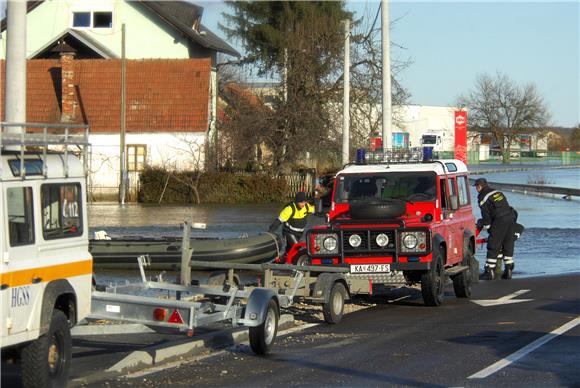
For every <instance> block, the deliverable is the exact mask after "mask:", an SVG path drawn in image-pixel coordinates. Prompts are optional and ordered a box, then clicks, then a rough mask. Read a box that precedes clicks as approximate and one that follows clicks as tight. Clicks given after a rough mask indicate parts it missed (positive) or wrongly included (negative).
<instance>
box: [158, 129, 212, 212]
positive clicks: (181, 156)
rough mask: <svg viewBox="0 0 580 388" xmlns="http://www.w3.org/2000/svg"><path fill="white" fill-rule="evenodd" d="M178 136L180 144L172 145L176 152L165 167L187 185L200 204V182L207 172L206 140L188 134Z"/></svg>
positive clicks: (176, 179) (178, 180)
mask: <svg viewBox="0 0 580 388" xmlns="http://www.w3.org/2000/svg"><path fill="white" fill-rule="evenodd" d="M176 137H177V138H178V139H179V141H180V144H179V146H178V147H172V148H173V149H174V150H175V153H176V154H175V157H174V158H173V159H170V160H167V161H166V162H165V163H164V164H165V169H166V171H167V172H168V173H169V177H170V178H172V179H174V180H175V181H177V182H180V183H182V184H183V185H185V186H187V187H188V188H189V189H190V190H191V192H192V193H193V195H194V196H195V201H196V203H197V204H200V203H201V200H200V197H199V182H200V180H201V177H202V176H203V175H204V174H205V172H206V171H205V167H204V166H205V165H206V163H205V161H204V144H203V143H204V142H203V141H201V140H200V139H192V138H190V137H188V136H187V135H176ZM168 179H169V178H168Z"/></svg>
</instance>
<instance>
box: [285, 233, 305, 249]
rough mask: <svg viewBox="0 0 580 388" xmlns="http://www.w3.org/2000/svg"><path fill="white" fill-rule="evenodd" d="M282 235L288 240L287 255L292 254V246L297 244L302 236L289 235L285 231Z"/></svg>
mask: <svg viewBox="0 0 580 388" xmlns="http://www.w3.org/2000/svg"><path fill="white" fill-rule="evenodd" d="M282 234H283V235H284V239H285V240H286V253H288V252H290V249H291V248H292V246H293V245H294V244H296V243H297V242H298V241H299V240H300V238H301V237H302V234H295V233H289V232H286V231H284V232H283V233H282Z"/></svg>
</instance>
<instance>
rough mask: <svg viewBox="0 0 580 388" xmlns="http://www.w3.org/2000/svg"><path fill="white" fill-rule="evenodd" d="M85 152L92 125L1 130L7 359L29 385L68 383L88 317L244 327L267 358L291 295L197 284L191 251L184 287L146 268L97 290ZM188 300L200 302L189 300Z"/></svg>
mask: <svg viewBox="0 0 580 388" xmlns="http://www.w3.org/2000/svg"><path fill="white" fill-rule="evenodd" d="M9 129H16V131H10V130H9ZM79 131H80V132H79ZM54 132H59V133H54ZM51 147H52V148H51ZM54 147H57V149H58V151H57V152H55V148H54ZM87 147H88V127H86V126H78V125H60V124H30V123H20V124H18V123H1V124H0V232H1V234H0V308H1V312H2V315H1V317H0V349H1V351H2V362H4V361H6V360H8V359H16V360H18V359H19V360H20V364H21V375H22V382H23V385H24V387H64V386H66V385H67V381H68V374H69V373H68V372H69V369H70V361H71V346H72V341H71V332H70V329H71V327H72V326H74V325H75V324H76V323H77V322H80V321H81V320H83V319H85V318H88V319H112V320H117V321H121V320H122V321H130V322H138V323H142V324H146V325H150V326H157V327H165V328H174V329H179V330H180V331H183V332H187V333H188V334H191V333H193V329H194V327H197V326H207V325H211V324H215V323H218V322H223V323H226V324H231V325H232V326H246V327H249V339H250V345H251V347H252V349H253V350H254V352H256V353H258V354H265V353H267V352H268V350H269V348H270V346H271V345H272V344H273V342H274V339H275V337H276V332H277V328H278V320H279V314H280V310H279V309H280V306H288V305H290V304H291V303H292V300H293V296H288V295H282V294H280V293H278V292H277V291H274V290H272V289H267V288H261V287H256V288H252V289H244V287H242V286H240V287H238V286H237V285H236V284H231V286H230V284H223V288H222V284H220V285H218V287H216V286H214V287H211V286H199V285H196V284H195V283H192V281H191V278H190V277H189V276H190V274H191V271H190V265H189V261H190V260H191V250H190V249H189V248H188V246H187V244H185V245H184V248H186V249H184V250H183V251H184V252H185V254H184V256H183V259H182V263H183V265H182V266H183V267H184V268H187V269H188V270H187V271H184V274H185V273H186V274H187V275H188V278H187V279H185V278H183V277H182V279H181V280H182V281H181V284H172V283H167V282H161V281H159V282H151V281H148V280H147V279H146V278H145V276H144V272H143V268H142V267H141V272H142V275H143V278H142V280H143V282H142V283H141V284H134V285H132V284H129V285H126V286H125V287H112V288H109V289H106V290H105V292H102V291H96V290H94V289H93V286H94V284H93V276H92V275H93V272H92V271H93V262H92V257H91V255H90V253H89V250H88V243H89V238H88V232H89V231H88V215H87V207H86V198H87V193H86V171H87V169H86V166H85V165H84V163H83V162H81V160H82V161H86V160H87V158H86V155H87V153H86V150H87ZM73 152H75V153H76V152H78V153H79V154H82V155H83V157H82V158H79V157H77V155H75V154H73ZM186 241H189V240H186ZM136 259H137V258H136ZM139 260H140V264H143V263H144V261H143V258H139ZM226 283H227V282H226ZM192 284H193V285H192ZM142 289H161V290H163V291H164V292H165V293H166V294H170V293H171V292H173V293H174V295H175V298H173V299H159V298H155V297H151V296H139V295H133V294H131V291H132V290H142ZM125 291H127V293H123V292H125ZM182 295H192V296H195V298H192V299H190V300H185V299H182V298H181V296H182ZM200 298H202V299H203V300H202V301H201V302H200V301H192V300H200Z"/></svg>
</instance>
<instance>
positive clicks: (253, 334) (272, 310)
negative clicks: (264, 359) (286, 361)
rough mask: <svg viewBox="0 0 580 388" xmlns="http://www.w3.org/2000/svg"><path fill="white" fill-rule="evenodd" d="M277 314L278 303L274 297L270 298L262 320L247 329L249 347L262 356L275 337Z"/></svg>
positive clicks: (266, 352)
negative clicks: (257, 324)
mask: <svg viewBox="0 0 580 388" xmlns="http://www.w3.org/2000/svg"><path fill="white" fill-rule="evenodd" d="M279 316H280V313H279V311H278V304H277V303H276V301H274V299H270V301H269V302H268V307H267V310H266V317H265V318H264V322H262V323H261V324H260V325H259V326H256V327H250V330H249V334H250V347H251V348H252V350H253V351H254V353H256V354H259V355H262V356H263V355H266V354H268V352H269V350H270V346H272V344H273V343H274V340H275V339H276V333H277V332H278V320H279Z"/></svg>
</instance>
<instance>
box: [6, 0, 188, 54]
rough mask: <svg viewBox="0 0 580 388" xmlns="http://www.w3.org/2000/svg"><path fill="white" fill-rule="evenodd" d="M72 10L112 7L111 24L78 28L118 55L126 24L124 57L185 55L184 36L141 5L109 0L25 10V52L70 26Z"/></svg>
mask: <svg viewBox="0 0 580 388" xmlns="http://www.w3.org/2000/svg"><path fill="white" fill-rule="evenodd" d="M74 11H112V12H113V28H82V29H79V30H82V31H84V32H86V33H87V34H88V35H90V36H91V38H92V39H94V40H95V41H97V42H99V43H101V44H102V45H103V46H105V47H107V48H108V49H109V50H110V51H112V52H113V53H115V54H116V55H117V56H118V57H121V25H122V24H123V23H125V25H126V45H125V47H126V53H125V55H126V57H127V58H128V59H141V58H189V49H188V40H187V39H185V38H183V37H182V36H181V35H180V34H179V33H177V32H176V31H175V30H173V29H171V28H170V27H168V26H167V27H165V26H163V27H162V25H161V24H162V22H161V21H160V20H159V19H158V18H157V16H155V15H154V14H153V13H151V12H149V11H148V10H146V9H145V8H144V7H143V5H141V4H139V3H137V2H134V3H133V4H131V3H130V2H127V1H118V0H117V1H113V0H98V1H95V0H68V1H67V0H45V1H44V3H42V4H41V5H39V6H38V7H36V8H35V9H33V10H32V11H30V12H29V13H28V17H27V34H26V54H27V56H30V55H32V54H34V53H36V52H37V51H38V50H39V49H41V48H42V47H44V46H45V45H46V44H47V43H49V42H50V41H52V40H53V39H54V37H56V36H58V35H60V34H61V33H62V32H63V31H65V30H66V29H68V28H71V27H72V12H74ZM0 58H1V59H5V58H6V30H5V31H4V32H2V50H1V52H0Z"/></svg>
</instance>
